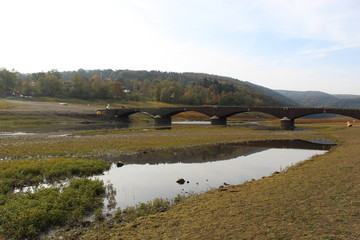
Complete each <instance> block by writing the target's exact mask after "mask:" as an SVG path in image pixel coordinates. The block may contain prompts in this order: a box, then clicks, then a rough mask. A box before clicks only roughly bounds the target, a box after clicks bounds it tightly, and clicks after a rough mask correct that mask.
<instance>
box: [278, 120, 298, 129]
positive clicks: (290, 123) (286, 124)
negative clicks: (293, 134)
mask: <svg viewBox="0 0 360 240" xmlns="http://www.w3.org/2000/svg"><path fill="white" fill-rule="evenodd" d="M280 126H281V129H283V130H291V131H293V130H294V129H295V123H294V120H293V119H290V118H288V117H284V118H282V119H280Z"/></svg>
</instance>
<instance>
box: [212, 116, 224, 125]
mask: <svg viewBox="0 0 360 240" xmlns="http://www.w3.org/2000/svg"><path fill="white" fill-rule="evenodd" d="M210 123H211V125H223V126H226V124H227V119H226V117H220V118H219V117H218V116H216V115H215V116H212V117H211V118H210Z"/></svg>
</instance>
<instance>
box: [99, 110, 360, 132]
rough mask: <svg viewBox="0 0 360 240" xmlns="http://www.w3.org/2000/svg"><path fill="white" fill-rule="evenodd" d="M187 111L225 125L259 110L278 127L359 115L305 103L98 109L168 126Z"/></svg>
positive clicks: (112, 115) (126, 118) (123, 118)
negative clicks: (232, 118) (320, 116)
mask: <svg viewBox="0 0 360 240" xmlns="http://www.w3.org/2000/svg"><path fill="white" fill-rule="evenodd" d="M187 111H194V112H199V113H202V114H205V115H207V116H209V118H210V121H211V125H226V124H227V118H228V117H230V116H232V115H235V114H237V113H243V112H260V113H266V114H269V115H272V116H274V117H277V118H279V119H280V125H281V128H282V129H285V130H294V128H295V124H294V121H295V119H297V118H300V117H303V116H307V115H312V114H323V113H328V114H338V115H343V116H348V117H352V118H356V119H360V109H347V108H308V107H246V106H197V107H196V106H194V107H192V106H191V107H160V108H118V109H101V110H98V111H97V113H98V114H102V115H104V116H107V117H110V118H113V119H116V120H117V121H121V122H129V116H130V115H132V114H134V113H139V112H140V113H144V114H148V115H149V116H150V117H152V118H153V119H154V122H155V126H170V125H171V117H172V116H174V115H176V114H178V113H181V112H187Z"/></svg>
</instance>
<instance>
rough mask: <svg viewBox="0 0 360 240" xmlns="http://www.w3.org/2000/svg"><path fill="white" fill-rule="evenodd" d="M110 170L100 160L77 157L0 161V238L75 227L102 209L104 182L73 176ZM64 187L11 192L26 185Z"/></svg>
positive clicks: (18, 236) (25, 235)
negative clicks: (63, 184)
mask: <svg viewBox="0 0 360 240" xmlns="http://www.w3.org/2000/svg"><path fill="white" fill-rule="evenodd" d="M109 167H110V163H109V162H105V161H103V160H89V159H80V158H49V159H18V160H2V161H0V235H1V236H4V237H7V238H11V239H25V238H34V237H36V236H37V235H38V234H40V233H41V232H43V231H45V230H46V229H48V228H49V227H51V226H55V225H62V224H65V223H66V224H74V223H77V222H79V221H80V220H81V219H82V218H83V217H84V216H86V215H87V214H89V213H91V212H92V211H94V210H95V209H97V208H100V207H102V198H103V195H104V193H105V187H104V184H103V182H101V181H98V180H89V179H86V178H78V179H71V178H73V177H83V176H91V175H94V174H100V173H102V172H103V171H104V170H106V169H108V168H109ZM67 178H70V180H69V185H68V186H67V187H63V188H61V187H50V188H38V189H35V191H33V192H31V191H29V192H23V191H20V192H16V193H15V192H14V190H15V189H16V188H17V189H20V190H21V189H22V188H23V187H25V186H34V185H38V184H40V183H55V182H56V181H59V180H62V179H67Z"/></svg>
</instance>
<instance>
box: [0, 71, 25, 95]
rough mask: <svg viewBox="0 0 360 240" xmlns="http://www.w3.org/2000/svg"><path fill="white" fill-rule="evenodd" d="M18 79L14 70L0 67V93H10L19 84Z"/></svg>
mask: <svg viewBox="0 0 360 240" xmlns="http://www.w3.org/2000/svg"><path fill="white" fill-rule="evenodd" d="M19 83H20V80H19V76H18V74H17V73H16V72H14V71H12V72H10V71H8V70H6V69H5V68H3V69H0V93H3V94H10V93H11V92H13V91H14V90H15V88H16V87H18V86H19Z"/></svg>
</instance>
